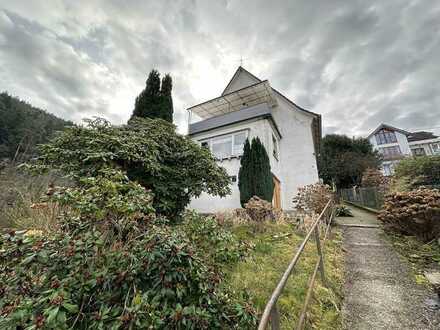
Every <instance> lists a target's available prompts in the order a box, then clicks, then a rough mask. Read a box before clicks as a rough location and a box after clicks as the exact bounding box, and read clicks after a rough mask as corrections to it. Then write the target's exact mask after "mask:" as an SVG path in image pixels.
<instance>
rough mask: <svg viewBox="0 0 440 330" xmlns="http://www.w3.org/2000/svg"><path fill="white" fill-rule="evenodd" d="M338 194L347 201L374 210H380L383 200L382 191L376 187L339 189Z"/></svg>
mask: <svg viewBox="0 0 440 330" xmlns="http://www.w3.org/2000/svg"><path fill="white" fill-rule="evenodd" d="M339 195H340V198H342V199H343V200H345V201H347V202H351V203H355V204H358V205H361V206H366V207H369V208H372V209H376V210H380V209H381V208H382V205H383V202H384V193H383V192H382V191H380V190H379V189H377V188H376V187H368V188H349V189H341V190H340V191H339Z"/></svg>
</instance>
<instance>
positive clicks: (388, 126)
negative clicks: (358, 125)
mask: <svg viewBox="0 0 440 330" xmlns="http://www.w3.org/2000/svg"><path fill="white" fill-rule="evenodd" d="M382 128H385V129H388V130H390V131H396V132H400V133H402V134H404V135H410V134H411V133H410V132H408V131H405V130H403V129H400V128H397V127H394V126H391V125H388V124H383V123H382V124H380V125H379V126H378V127H377V128H376V129H375V130H374V131H373V132H371V133H370V134H369V135H368V136H367V139H369V138H370V137H372V136H373V135H374V134H376V133H377V132H379V131H380V130H381V129H382Z"/></svg>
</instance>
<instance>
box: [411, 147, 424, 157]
mask: <svg viewBox="0 0 440 330" xmlns="http://www.w3.org/2000/svg"><path fill="white" fill-rule="evenodd" d="M411 151H412V153H413V155H414V156H425V155H426V153H425V149H424V148H414V149H411Z"/></svg>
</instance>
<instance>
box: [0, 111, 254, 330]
mask: <svg viewBox="0 0 440 330" xmlns="http://www.w3.org/2000/svg"><path fill="white" fill-rule="evenodd" d="M153 126H156V127H155V129H153ZM158 131H159V132H158ZM41 151H42V154H41V156H40V157H39V158H38V160H37V162H36V163H35V164H34V165H33V166H30V168H31V169H34V170H36V171H41V170H42V169H48V170H52V169H53V168H55V169H58V170H61V171H62V172H63V173H65V174H67V175H68V176H69V177H71V178H73V179H74V184H73V185H71V186H69V187H57V186H50V187H49V190H48V191H47V193H46V194H44V196H45V200H43V201H41V202H40V203H38V207H39V208H45V207H49V206H52V205H55V206H57V207H60V208H61V209H62V212H61V213H59V214H58V217H57V223H58V225H57V226H56V228H55V229H54V231H52V232H50V233H48V234H46V233H43V232H42V231H35V230H33V231H25V232H14V231H9V232H8V233H6V234H4V235H1V236H0V328H1V329H38V328H44V329H72V328H75V329H134V328H138V329H196V328H197V329H230V328H240V329H242V328H243V329H247V328H254V327H255V323H256V319H255V313H254V310H253V309H252V307H251V306H249V305H248V304H247V303H246V302H245V301H243V299H241V298H240V299H239V298H233V297H234V295H233V293H232V292H228V291H227V289H224V288H221V286H220V283H221V273H220V272H219V267H217V265H218V264H219V263H220V262H222V259H218V260H212V259H211V258H210V257H209V256H208V255H207V253H206V251H207V249H200V248H199V247H200V246H201V244H202V243H200V242H196V241H195V240H194V238H193V237H192V236H190V235H189V233H188V232H186V231H184V230H182V226H176V225H170V221H169V220H167V219H165V218H163V217H162V216H161V215H157V214H156V209H155V206H156V205H157V206H158V207H159V208H160V210H161V212H160V213H162V214H163V213H171V214H176V213H178V208H177V209H176V207H177V206H176V205H182V206H184V205H185V203H184V202H182V200H187V201H188V198H190V196H192V194H197V193H200V192H201V191H216V192H217V193H223V192H226V190H227V182H228V179H227V177H226V175H225V173H224V171H223V170H222V169H220V168H219V167H217V166H216V165H215V162H214V160H213V159H212V158H211V156H210V155H209V154H208V153H206V152H205V151H204V150H203V149H201V148H200V147H198V146H196V145H195V144H193V143H192V142H191V141H189V140H187V139H186V138H183V137H181V136H178V135H177V134H175V133H174V130H173V126H171V125H170V124H168V123H166V122H164V121H161V120H157V121H154V120H140V119H134V120H133V126H130V127H127V126H124V127H119V128H115V127H112V126H110V125H108V124H107V123H106V122H101V121H94V122H91V123H90V126H89V127H73V128H70V129H68V130H67V131H66V132H65V133H63V134H61V135H59V136H58V137H57V138H56V139H55V140H53V141H52V142H51V143H50V144H48V145H45V146H43V147H42V148H41ZM173 153H175V154H173ZM171 160H174V161H176V162H175V163H174V162H172V161H171ZM198 160H199V161H200V163H201V166H204V168H203V170H204V171H205V172H203V171H202V169H201V168H199V167H198V166H199V165H200V164H199V163H197V161H198ZM179 161H180V163H179ZM193 162H194V163H193ZM179 166H181V170H180V172H179V173H177V172H178V168H179ZM133 168H135V169H136V170H137V171H135V172H134V173H133V172H130V171H132V170H133ZM193 171H198V172H199V173H193ZM127 172H130V175H127ZM201 172H203V173H204V174H203V173H201ZM167 174H168V175H169V177H167ZM184 174H186V175H187V177H186V178H184V177H182V176H181V175H184ZM209 175H212V176H213V177H212V178H211V179H212V180H217V181H211V179H208V176H209ZM152 177H154V178H155V180H156V181H155V180H153V179H152ZM131 178H135V179H139V180H138V181H139V182H142V183H143V184H144V186H143V185H141V184H139V183H138V182H136V181H134V180H131ZM171 179H174V180H175V181H176V182H169V181H168V180H171ZM146 183H148V184H146ZM176 183H180V184H181V185H182V186H180V187H176V186H173V185H174V184H176ZM166 184H169V186H170V187H169V189H170V192H166V191H165V192H164V191H162V189H163V190H165V188H167V187H166V186H165V185H166ZM145 186H148V187H149V188H150V189H151V190H148V189H146V187H145ZM172 193H174V194H175V195H172ZM167 203H169V204H170V205H171V206H170V205H168V204H167ZM179 203H182V204H179ZM167 205H168V206H169V208H166V206H167ZM179 207H180V206H179ZM167 210H172V211H170V212H166V211H167ZM171 220H173V219H171ZM203 234H204V235H205V236H204V237H203V238H204V239H206V240H207V241H211V242H216V243H215V246H216V247H217V248H216V249H215V251H216V252H215V253H214V254H212V255H213V256H223V257H225V258H226V260H227V261H229V260H231V261H233V260H236V259H234V257H235V258H237V256H235V255H234V253H239V247H240V245H239V244H238V243H237V242H236V241H234V240H233V239H232V237H231V236H228V235H227V233H225V232H222V231H220V228H219V227H218V226H212V225H208V226H207V229H206V230H203ZM209 237H211V238H212V239H209ZM226 245H228V246H227V247H226ZM222 246H223V247H225V248H222ZM234 246H236V247H237V248H236V249H235V248H234ZM228 258H229V259H228ZM237 296H239V294H237Z"/></svg>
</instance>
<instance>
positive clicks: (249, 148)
mask: <svg viewBox="0 0 440 330" xmlns="http://www.w3.org/2000/svg"><path fill="white" fill-rule="evenodd" d="M240 165H241V167H240V171H239V173H238V188H239V190H240V203H241V205H242V206H244V204H245V203H247V202H248V201H249V199H250V198H251V197H253V196H258V197H260V198H261V199H264V200H266V201H268V202H272V197H273V186H274V183H273V176H272V172H271V169H270V160H269V156H268V155H267V152H266V149H265V148H264V145H263V144H262V143H261V141H260V139H259V138H258V137H257V138H254V139H253V140H252V144H251V145H249V141H246V143H245V146H244V151H243V156H242V158H241V162H240Z"/></svg>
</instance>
